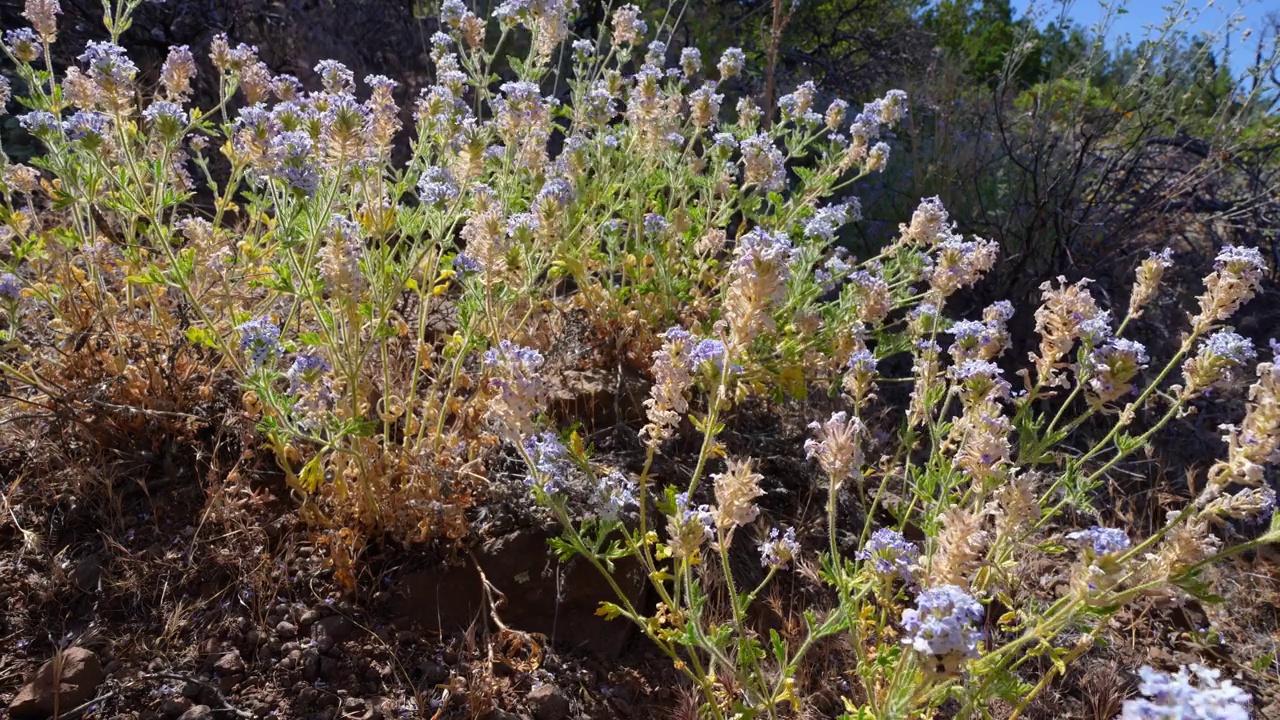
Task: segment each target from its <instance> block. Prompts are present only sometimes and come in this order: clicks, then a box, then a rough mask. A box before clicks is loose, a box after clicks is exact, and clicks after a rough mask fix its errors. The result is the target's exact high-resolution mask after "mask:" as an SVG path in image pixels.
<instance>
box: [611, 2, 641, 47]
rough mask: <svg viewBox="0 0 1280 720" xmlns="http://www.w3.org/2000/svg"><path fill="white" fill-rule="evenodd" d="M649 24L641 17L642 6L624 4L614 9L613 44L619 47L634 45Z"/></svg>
mask: <svg viewBox="0 0 1280 720" xmlns="http://www.w3.org/2000/svg"><path fill="white" fill-rule="evenodd" d="M647 32H649V26H648V25H647V24H646V23H645V21H644V20H641V19H640V8H638V7H636V6H635V5H623V6H622V7H620V8H618V9H617V10H615V11H613V44H614V45H615V46H617V47H622V46H624V45H634V44H635V43H636V41H638V40H639V39H640V37H641V36H643V35H644V34H645V33H647Z"/></svg>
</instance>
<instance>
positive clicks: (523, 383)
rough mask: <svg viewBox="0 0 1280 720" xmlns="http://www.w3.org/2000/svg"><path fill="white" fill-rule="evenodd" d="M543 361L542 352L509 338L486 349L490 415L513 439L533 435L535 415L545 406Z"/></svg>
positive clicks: (545, 390) (511, 439) (518, 439)
mask: <svg viewBox="0 0 1280 720" xmlns="http://www.w3.org/2000/svg"><path fill="white" fill-rule="evenodd" d="M542 363H543V359H542V353H539V352H538V351H537V350H534V349H532V348H527V347H524V346H521V345H517V344H515V343H513V342H511V341H510V340H503V341H502V342H500V343H498V347H496V348H489V349H488V350H487V351H485V354H484V364H485V367H487V368H488V369H489V371H490V373H491V377H490V380H489V387H490V389H491V390H493V391H494V397H493V399H492V400H491V401H490V403H489V417H490V418H491V419H492V420H494V421H495V422H496V423H497V425H498V427H499V429H500V430H501V432H502V434H503V437H505V438H506V439H507V440H509V441H511V442H520V439H521V438H525V437H528V436H530V435H532V434H533V430H534V423H533V418H534V415H536V414H537V413H538V412H539V411H540V410H541V409H542V405H543V403H544V401H545V398H546V396H547V387H546V383H545V382H544V380H543V378H542V376H541V372H540V371H541V368H542Z"/></svg>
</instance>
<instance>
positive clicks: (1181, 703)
mask: <svg viewBox="0 0 1280 720" xmlns="http://www.w3.org/2000/svg"><path fill="white" fill-rule="evenodd" d="M1190 670H1191V674H1194V675H1195V677H1196V679H1197V680H1198V682H1197V683H1196V684H1192V682H1191V674H1188V672H1187V668H1186V667H1183V668H1181V669H1179V670H1178V672H1177V673H1176V674H1173V675H1169V674H1167V673H1162V672H1159V671H1157V670H1155V669H1154V668H1151V667H1150V666H1145V665H1144V666H1143V667H1142V669H1141V670H1139V671H1138V676H1139V677H1141V678H1142V683H1141V684H1139V685H1138V692H1140V693H1141V694H1142V695H1144V696H1145V697H1143V698H1141V699H1136V700H1126V701H1125V702H1124V705H1123V707H1122V709H1121V712H1120V716H1119V717H1118V718H1117V720H1182V719H1183V718H1185V719H1186V720H1249V705H1250V702H1251V699H1250V697H1249V694H1248V693H1246V692H1245V691H1244V690H1241V689H1240V688H1238V687H1236V686H1235V685H1234V684H1233V683H1232V682H1231V681H1230V680H1219V679H1218V678H1219V677H1221V673H1220V672H1219V671H1217V670H1211V669H1209V668H1206V667H1203V666H1201V665H1192V666H1191V667H1190Z"/></svg>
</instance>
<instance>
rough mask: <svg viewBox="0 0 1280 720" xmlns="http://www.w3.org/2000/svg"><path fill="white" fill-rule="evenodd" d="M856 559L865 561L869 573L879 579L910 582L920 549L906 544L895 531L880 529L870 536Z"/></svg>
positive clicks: (900, 534)
mask: <svg viewBox="0 0 1280 720" xmlns="http://www.w3.org/2000/svg"><path fill="white" fill-rule="evenodd" d="M857 558H858V559H859V560H865V561H867V563H868V565H867V566H868V567H869V568H871V571H872V572H874V573H875V574H877V575H880V576H881V577H886V578H887V577H892V576H896V577H900V578H902V579H903V580H906V581H907V582H910V581H911V573H912V569H913V568H914V567H915V564H916V562H917V561H918V560H919V559H920V548H918V547H916V545H915V544H914V543H910V542H907V539H906V538H904V537H903V536H902V533H900V532H898V531H897V530H891V529H889V528H880V529H879V530H876V531H875V532H874V533H872V534H871V538H870V539H869V540H867V543H866V545H864V546H863V547H862V549H861V550H859V551H858V555H857Z"/></svg>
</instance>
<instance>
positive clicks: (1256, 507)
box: [1205, 487, 1276, 522]
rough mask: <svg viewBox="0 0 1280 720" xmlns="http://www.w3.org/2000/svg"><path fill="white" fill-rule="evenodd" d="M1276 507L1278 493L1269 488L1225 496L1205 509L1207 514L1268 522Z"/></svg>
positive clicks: (1248, 489) (1246, 490)
mask: <svg viewBox="0 0 1280 720" xmlns="http://www.w3.org/2000/svg"><path fill="white" fill-rule="evenodd" d="M1275 507H1276V491H1275V490H1272V489H1271V488H1269V487H1253V488H1245V489H1244V490H1241V491H1240V492H1238V493H1236V494H1234V495H1223V496H1221V497H1219V498H1217V499H1216V500H1214V501H1213V502H1211V503H1209V504H1208V505H1207V506H1206V507H1205V513H1206V514H1212V515H1218V516H1220V517H1227V518H1232V519H1234V520H1255V521H1259V522H1266V521H1267V520H1269V519H1270V518H1271V515H1272V513H1273V512H1275Z"/></svg>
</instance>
